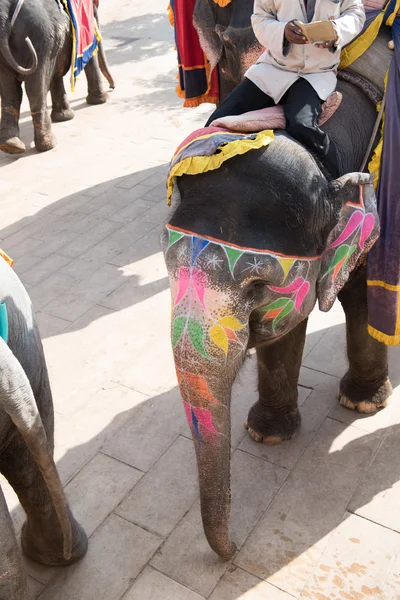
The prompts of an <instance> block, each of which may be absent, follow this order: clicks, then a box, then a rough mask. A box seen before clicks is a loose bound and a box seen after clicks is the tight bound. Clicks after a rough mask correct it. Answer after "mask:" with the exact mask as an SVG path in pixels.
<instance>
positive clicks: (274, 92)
mask: <svg viewBox="0 0 400 600" xmlns="http://www.w3.org/2000/svg"><path fill="white" fill-rule="evenodd" d="M330 17H334V24H335V26H336V30H337V33H338V35H339V39H338V42H337V47H336V50H335V51H334V52H332V51H331V50H329V49H327V48H316V47H315V46H313V45H312V44H304V45H302V44H289V45H288V46H287V47H286V48H284V41H285V37H284V29H285V25H286V23H288V22H289V21H292V20H293V19H297V20H298V21H302V22H303V23H307V14H306V9H305V5H304V1H303V0H255V2H254V14H253V15H252V17H251V23H252V25H253V29H254V33H255V35H256V37H257V39H258V41H259V42H260V44H262V45H263V46H264V47H265V49H266V50H265V52H264V53H263V54H262V55H261V56H260V58H259V59H258V61H257V63H256V64H255V65H253V66H251V67H250V69H248V70H247V72H246V73H245V76H246V77H247V78H248V79H250V80H251V81H253V83H255V84H256V85H257V86H258V87H259V88H260V89H261V90H262V91H263V92H264V93H265V94H268V96H271V97H272V98H273V99H274V101H275V103H278V102H279V100H280V99H281V98H282V96H283V94H284V93H285V92H286V91H287V90H288V89H289V88H290V86H291V85H293V83H294V82H295V81H296V80H297V79H299V78H300V77H303V78H304V79H306V80H307V81H308V82H309V83H310V84H311V85H312V86H313V88H314V89H315V90H316V92H317V94H318V96H319V97H320V98H321V99H322V100H326V99H327V97H328V96H329V95H330V94H331V93H332V92H333V91H334V90H335V88H336V70H337V67H338V64H339V61H340V50H341V48H343V46H346V45H347V44H349V43H350V42H351V41H352V40H353V39H354V38H355V37H356V36H357V35H358V34H359V33H360V32H361V30H362V28H363V25H364V22H365V12H364V6H363V3H362V0H316V2H315V12H314V17H313V21H327V20H328V19H329V18H330ZM286 44H287V42H286Z"/></svg>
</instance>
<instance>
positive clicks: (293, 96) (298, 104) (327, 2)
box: [207, 0, 365, 177]
mask: <svg viewBox="0 0 400 600" xmlns="http://www.w3.org/2000/svg"><path fill="white" fill-rule="evenodd" d="M327 20H331V21H332V22H333V24H334V30H335V33H336V40H335V41H331V42H322V43H315V44H311V43H310V42H309V41H308V40H307V38H306V37H305V36H304V35H303V33H302V30H301V29H300V28H299V27H298V26H297V25H296V24H295V21H301V22H305V23H310V22H313V21H327ZM251 21H252V26H253V29H254V33H255V35H256V37H257V39H258V40H259V42H260V43H261V44H262V45H263V46H264V47H265V51H264V53H263V54H262V55H261V56H260V58H259V59H258V61H257V63H256V64H255V65H253V66H251V67H250V68H249V69H248V70H247V72H246V74H245V78H244V80H243V81H242V83H240V84H239V85H238V86H237V87H236V88H235V89H234V90H233V92H232V93H231V94H230V95H229V96H228V97H227V98H226V99H225V100H224V101H223V102H222V104H221V105H220V106H219V107H218V108H217V109H216V111H215V112H214V113H213V114H212V115H211V117H210V118H209V120H208V121H207V126H208V125H210V124H211V123H212V122H213V121H214V120H215V119H219V118H221V117H224V116H228V115H239V114H242V113H245V112H248V111H252V110H258V109H261V108H267V107H272V106H274V105H275V104H278V103H281V104H283V105H284V113H285V117H286V123H287V125H286V129H287V131H288V133H289V134H291V135H292V136H293V137H294V138H295V139H297V140H298V141H299V142H301V143H303V144H304V145H305V146H306V147H307V148H308V149H309V150H310V151H311V152H313V153H315V154H316V155H317V156H318V158H319V159H320V160H321V162H322V164H323V165H324V167H325V168H326V169H327V170H328V171H329V173H330V174H331V175H332V176H333V177H338V176H339V174H340V173H339V166H338V160H337V156H336V150H335V147H334V145H333V144H332V143H331V141H330V139H329V136H328V135H327V134H326V133H325V132H324V131H322V129H320V127H319V126H318V117H319V115H320V114H321V106H322V103H323V101H324V100H326V99H327V98H328V96H330V95H331V94H332V93H333V92H334V91H335V88H336V70H337V67H338V65H339V61H340V51H341V48H343V46H346V45H347V44H349V43H350V42H351V41H352V40H353V39H354V38H355V37H356V36H357V35H358V34H359V33H360V32H361V30H362V27H363V25H364V22H365V12H364V7H363V3H362V0H338V1H335V0H308V1H307V0H304V2H293V1H292V0H255V3H254V14H253V15H252V19H251Z"/></svg>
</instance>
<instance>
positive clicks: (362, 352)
mask: <svg viewBox="0 0 400 600" xmlns="http://www.w3.org/2000/svg"><path fill="white" fill-rule="evenodd" d="M339 300H340V302H341V303H342V306H343V309H344V312H345V314H346V336H347V356H348V359H349V370H348V371H347V373H346V374H345V376H344V377H343V379H342V380H341V382H340V388H339V393H338V398H339V401H340V404H342V405H343V406H346V407H347V408H351V409H352V410H358V411H359V412H363V413H374V412H376V411H377V410H379V409H381V408H384V407H385V406H387V405H388V404H389V398H390V395H391V393H392V386H391V383H390V380H389V374H388V356H387V347H386V346H385V345H384V344H382V343H381V342H378V341H377V340H375V339H374V338H372V337H371V336H370V335H369V333H368V308H367V280H366V268H365V267H361V268H360V269H359V270H358V271H357V272H356V273H355V275H354V277H353V278H352V279H351V280H350V281H349V282H348V283H347V284H346V285H345V287H344V288H343V290H342V291H341V292H340V294H339Z"/></svg>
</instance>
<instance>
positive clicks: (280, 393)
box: [245, 319, 307, 444]
mask: <svg viewBox="0 0 400 600" xmlns="http://www.w3.org/2000/svg"><path fill="white" fill-rule="evenodd" d="M306 328H307V319H305V320H304V321H302V322H301V323H300V324H299V325H297V326H296V327H295V328H294V329H292V331H290V332H289V333H288V334H286V335H285V336H284V337H283V338H282V339H280V340H279V341H277V342H275V343H274V344H271V345H268V346H259V347H257V349H256V350H257V367H258V392H259V399H258V402H256V403H255V404H254V405H253V406H252V407H251V409H250V412H249V415H248V417H247V421H246V423H245V427H246V429H247V430H248V432H249V435H250V437H251V438H252V439H253V440H254V441H256V442H263V443H264V444H279V443H280V442H282V441H283V440H289V439H290V438H291V437H293V435H294V433H295V431H296V429H297V428H298V427H299V425H300V413H299V409H298V406H297V400H298V391H297V384H298V379H299V372H300V367H301V359H302V356H303V348H304V342H305V337H306Z"/></svg>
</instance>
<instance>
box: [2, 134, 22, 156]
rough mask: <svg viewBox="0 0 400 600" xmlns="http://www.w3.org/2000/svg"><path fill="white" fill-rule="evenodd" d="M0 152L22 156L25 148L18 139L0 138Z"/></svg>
mask: <svg viewBox="0 0 400 600" xmlns="http://www.w3.org/2000/svg"><path fill="white" fill-rule="evenodd" d="M0 150H2V151H3V152H6V153H7V154H22V153H23V152H25V150H26V146H25V144H24V142H22V141H21V140H20V139H19V137H12V138H8V139H5V138H0Z"/></svg>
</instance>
